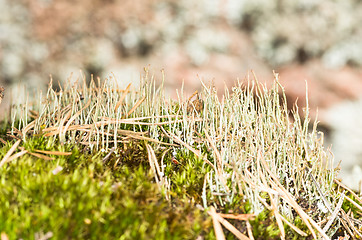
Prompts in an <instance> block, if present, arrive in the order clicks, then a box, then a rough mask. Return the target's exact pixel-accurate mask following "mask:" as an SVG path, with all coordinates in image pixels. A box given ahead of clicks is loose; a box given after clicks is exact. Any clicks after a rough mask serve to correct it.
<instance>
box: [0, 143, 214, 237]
mask: <svg viewBox="0 0 362 240" xmlns="http://www.w3.org/2000/svg"><path fill="white" fill-rule="evenodd" d="M8 147H9V146H5V147H2V148H1V152H2V153H4V152H6V150H7V148H8ZM24 147H25V148H26V149H28V150H33V149H42V150H53V151H55V150H57V151H59V150H62V151H69V150H71V149H72V150H71V151H72V155H70V156H56V157H54V160H52V161H45V160H42V159H36V158H34V157H32V156H29V155H25V156H23V157H21V158H18V159H16V160H14V161H13V162H11V163H9V164H7V165H5V166H4V167H3V168H1V169H0V179H1V181H0V229H2V231H3V232H5V233H6V234H7V235H8V237H9V238H10V239H15V238H24V239H33V238H34V236H35V234H39V233H46V232H52V233H53V236H54V237H55V238H56V239H85V238H87V239H99V237H100V236H102V238H105V239H116V238H117V239H118V238H122V239H170V238H172V239H194V238H197V236H200V235H204V236H205V237H206V236H209V238H210V239H212V234H211V235H210V232H212V231H211V227H212V224H211V221H210V219H208V217H207V216H206V214H205V213H204V212H201V211H200V210H198V209H197V208H195V206H194V205H191V204H190V203H188V202H187V201H184V200H177V201H174V203H173V204H171V203H170V202H168V201H166V200H165V198H164V197H163V196H162V195H161V193H160V191H159V189H158V186H157V185H156V184H155V183H152V179H153V178H152V175H151V173H150V172H149V170H148V169H147V168H145V167H144V166H142V165H139V166H138V167H135V166H131V167H129V166H126V165H123V166H121V167H118V168H117V169H113V170H111V169H110V168H109V167H106V166H104V165H103V164H102V161H101V156H100V155H98V156H96V157H95V156H93V155H85V154H80V151H79V149H78V148H77V147H76V146H71V145H63V146H62V145H59V144H57V143H56V142H54V141H51V140H50V139H44V138H33V139H29V140H28V141H27V142H26V143H24ZM57 166H61V167H62V168H63V170H62V171H60V172H59V173H58V174H56V175H54V174H53V172H52V171H53V170H54V169H55V168H56V167H57ZM180 223H182V224H180Z"/></svg>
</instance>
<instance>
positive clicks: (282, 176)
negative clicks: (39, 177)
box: [2, 71, 362, 239]
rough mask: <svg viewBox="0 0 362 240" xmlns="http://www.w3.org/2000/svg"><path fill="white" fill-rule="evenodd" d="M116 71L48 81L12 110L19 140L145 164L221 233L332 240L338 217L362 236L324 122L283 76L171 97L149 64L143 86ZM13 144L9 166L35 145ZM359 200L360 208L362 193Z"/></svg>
mask: <svg viewBox="0 0 362 240" xmlns="http://www.w3.org/2000/svg"><path fill="white" fill-rule="evenodd" d="M83 80H84V79H83ZM113 80H114V79H111V78H110V79H107V80H106V81H104V82H103V83H101V81H98V82H97V83H96V82H94V81H92V82H91V83H90V85H89V86H86V84H85V81H82V82H77V83H75V84H73V85H71V84H69V83H68V84H66V85H65V86H64V87H63V88H61V89H60V91H54V90H53V89H52V83H50V87H49V90H48V92H47V93H46V96H45V97H44V98H39V102H38V104H34V105H33V106H32V108H30V107H28V106H25V108H20V109H18V110H17V112H15V111H14V112H13V114H12V116H14V117H13V123H12V129H11V134H10V135H11V136H12V137H13V138H17V139H21V140H18V142H17V144H20V141H23V142H24V144H25V143H27V142H28V141H29V140H28V139H29V137H31V136H39V137H41V138H47V139H48V138H50V139H51V140H49V141H52V142H53V143H54V144H58V143H59V144H60V146H65V145H67V144H71V145H72V146H79V149H81V150H82V151H83V152H84V151H85V152H92V153H93V154H95V155H97V154H100V155H102V157H103V159H102V163H103V165H104V166H107V167H109V168H110V169H111V172H113V173H115V174H116V173H118V172H119V171H120V170H121V169H122V168H123V167H125V166H127V167H131V168H132V169H137V167H139V166H143V167H147V168H148V169H150V171H151V172H152V174H153V175H152V176H153V178H152V181H153V182H154V183H155V184H156V186H157V188H158V191H159V193H162V194H163V196H164V199H166V200H167V201H168V202H169V203H172V204H175V202H177V201H179V200H180V199H183V200H185V199H186V200H187V201H189V202H191V203H192V204H193V205H196V204H199V205H202V207H201V206H199V208H203V209H206V211H207V212H208V213H209V215H210V216H212V218H213V221H214V229H215V233H216V237H217V238H219V239H222V237H223V236H224V233H223V230H222V228H221V226H220V223H222V224H223V226H224V228H226V229H228V230H229V231H230V232H231V233H232V236H236V237H238V238H239V239H240V238H241V239H246V238H247V237H249V238H254V237H255V238H265V237H267V238H282V239H286V238H288V239H289V238H295V236H298V237H297V238H310V237H313V238H315V239H317V238H320V237H323V238H326V239H328V238H330V237H332V236H333V235H334V234H335V233H336V232H337V231H338V230H340V229H341V227H340V226H343V227H342V228H343V229H344V230H345V231H346V232H347V233H348V234H349V235H360V230H359V229H358V226H359V227H360V226H361V225H360V224H361V223H359V222H358V221H355V218H354V217H353V216H352V215H347V214H346V213H345V211H343V208H342V205H341V204H342V203H343V200H344V198H345V195H344V193H343V192H341V191H340V190H339V189H338V188H337V187H336V185H335V176H336V174H337V173H336V171H335V170H334V169H333V168H332V166H333V164H332V157H331V154H328V152H327V151H326V150H325V149H324V146H323V134H321V133H319V132H317V130H316V129H317V122H315V123H314V124H313V126H312V127H310V122H309V121H310V120H309V116H308V104H307V108H306V109H305V116H303V117H301V116H299V114H298V112H299V111H298V109H297V106H296V107H295V109H294V111H289V110H288V109H287V102H286V97H285V95H284V89H283V87H282V86H281V85H280V83H279V80H278V76H277V75H276V76H275V83H274V85H273V86H272V87H271V88H267V87H266V86H264V85H262V84H260V83H259V82H258V81H257V80H256V79H253V80H250V79H247V81H245V82H240V81H239V82H237V83H236V86H235V87H233V88H232V89H231V91H229V90H226V92H225V94H224V96H223V98H222V99H219V97H218V95H217V92H216V90H215V88H213V87H212V86H210V87H207V86H205V85H203V90H202V92H200V93H197V92H196V93H195V94H194V95H193V96H191V97H187V96H184V95H183V93H182V91H181V93H180V94H179V95H178V98H177V100H172V99H166V98H165V97H164V94H163V88H162V84H161V87H160V88H156V86H155V81H154V79H153V78H152V77H150V76H149V75H148V72H147V71H146V73H145V75H144V77H143V84H141V88H140V89H139V90H138V91H135V90H132V91H131V90H130V86H128V87H127V88H126V89H120V88H119V87H118V86H117V84H116V81H113ZM192 99H194V100H192ZM29 112H30V114H29ZM310 129H311V130H310ZM14 146H15V147H14ZM14 146H13V147H12V148H11V149H10V150H9V151H8V153H10V154H7V156H5V157H4V159H5V160H3V161H2V165H3V164H5V163H6V162H11V161H14V159H16V157H17V156H20V155H26V154H29V150H26V149H31V148H29V147H28V148H26V149H25V150H24V149H21V148H19V147H18V145H14ZM17 148H18V149H19V150H21V151H20V152H19V153H15V151H16V149H17ZM37 150H39V149H37ZM62 151H63V150H62ZM12 153H14V155H12ZM44 153H45V154H46V153H49V152H44V151H43V152H39V151H38V152H37V154H38V155H34V153H32V156H35V157H40V158H41V157H42V156H43V158H45V157H44ZM15 154H18V155H15ZM39 154H42V155H39ZM11 155H12V156H11ZM77 164H79V165H82V161H80V162H79V163H77ZM81 169H83V168H81ZM355 200H356V199H355ZM354 203H355V204H354V205H353V206H354V211H358V210H357V209H359V208H358V207H357V206H360V204H361V203H362V202H361V201H359V202H358V201H354ZM343 206H344V207H346V206H347V205H346V204H344V205H343ZM215 209H216V210H215ZM229 213H231V215H230V214H229ZM225 214H226V215H225ZM227 214H229V215H227ZM226 219H232V220H229V221H227V220H226ZM352 219H353V220H352ZM230 222H231V223H232V224H230ZM235 226H238V227H237V228H236V227H235Z"/></svg>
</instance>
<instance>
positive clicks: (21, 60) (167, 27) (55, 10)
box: [0, 0, 362, 190]
mask: <svg viewBox="0 0 362 240" xmlns="http://www.w3.org/2000/svg"><path fill="white" fill-rule="evenodd" d="M0 9H1V14H0V86H4V87H5V88H6V92H5V97H4V100H3V102H2V104H1V106H0V118H3V117H4V116H5V111H6V109H7V108H8V107H9V105H10V103H11V102H12V103H15V102H16V101H24V100H25V99H26V98H29V100H30V99H31V98H32V97H34V96H35V93H36V92H37V91H38V90H43V91H44V90H45V89H46V88H47V83H48V82H49V75H50V74H51V75H52V77H53V80H54V81H55V82H58V81H59V82H64V81H66V80H67V79H68V78H71V81H75V80H76V79H77V77H81V73H80V70H81V71H82V72H83V74H84V75H85V76H86V78H87V79H90V74H93V75H94V76H95V77H97V76H99V77H100V78H101V79H104V78H107V77H109V76H110V75H111V73H113V74H114V76H115V77H116V78H117V80H118V81H119V83H120V85H121V86H126V85H127V84H128V83H130V82H132V83H133V84H134V86H137V85H138V84H139V79H140V75H141V73H142V72H143V68H144V67H147V66H150V72H151V73H152V74H154V75H155V77H156V78H157V79H158V80H161V78H162V73H161V70H162V69H163V70H164V73H165V81H166V82H165V85H166V89H167V91H168V93H169V94H170V95H172V94H174V93H175V89H180V88H181V85H182V82H183V81H184V84H185V87H184V89H185V92H186V93H192V92H193V91H195V90H196V89H200V81H199V80H198V79H199V78H200V79H203V80H204V81H205V82H213V83H214V84H215V86H216V87H217V88H218V89H219V91H220V92H222V91H223V89H224V87H225V86H228V87H231V86H232V85H233V84H234V82H235V80H236V79H237V78H239V79H244V78H245V77H246V76H247V75H248V74H250V70H253V71H254V72H255V74H256V76H257V77H258V79H259V80H260V81H262V82H267V83H270V82H272V80H273V70H275V71H276V72H278V73H279V74H280V78H281V82H282V84H283V85H284V86H285V89H286V93H287V97H288V100H289V102H290V103H294V102H295V101H296V99H299V100H298V105H299V106H301V107H303V105H304V104H305V88H306V85H305V81H307V82H308V89H309V103H310V107H311V113H312V118H315V116H316V115H317V108H318V119H319V120H320V126H321V129H323V131H324V132H325V135H326V137H327V140H328V142H327V146H330V145H332V152H333V154H334V156H335V162H336V163H338V162H339V161H340V160H342V163H341V168H342V170H341V174H340V178H342V179H343V181H344V182H345V183H347V184H348V186H350V187H352V188H354V189H356V190H357V189H358V187H359V183H360V182H361V181H362V170H361V169H362V121H361V116H362V68H361V66H362V27H361V22H362V2H361V1H359V0H335V1H327V0H319V1H317V0H300V1H287V0H275V1H271V0H254V1H246V0H199V1H193V0H165V1H161V0H118V1H117V0H93V1H89V0H78V1H73V0H16V1H12V0H0ZM72 73H73V76H72V77H70V76H71V74H72ZM24 89H27V90H28V91H30V92H29V94H28V95H26V94H24ZM312 120H314V119H312Z"/></svg>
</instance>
